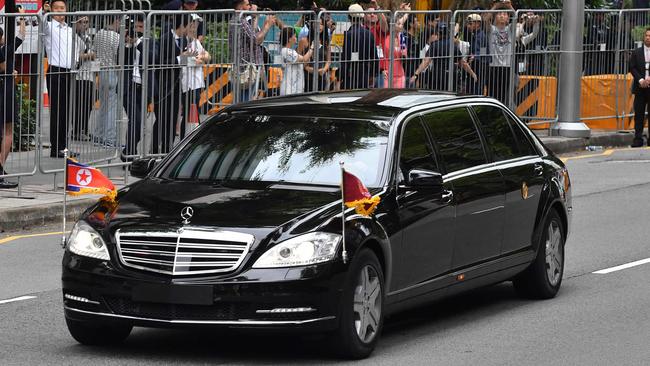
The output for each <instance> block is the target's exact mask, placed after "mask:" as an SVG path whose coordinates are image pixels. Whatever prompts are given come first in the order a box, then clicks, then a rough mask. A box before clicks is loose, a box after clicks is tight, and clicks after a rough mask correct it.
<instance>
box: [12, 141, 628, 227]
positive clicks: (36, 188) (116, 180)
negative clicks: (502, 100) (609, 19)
mask: <svg viewBox="0 0 650 366" xmlns="http://www.w3.org/2000/svg"><path fill="white" fill-rule="evenodd" d="M538 135H539V136H540V138H541V140H542V141H543V142H544V144H545V145H546V146H547V147H548V148H549V149H550V150H551V151H553V152H554V153H555V154H564V153H570V152H579V151H584V150H585V148H586V147H587V146H597V147H603V148H606V147H617V146H619V147H620V146H629V145H630V144H631V143H632V138H633V133H630V132H627V131H623V132H616V131H596V130H592V131H591V137H590V138H589V139H584V138H566V137H559V136H546V131H541V132H540V133H538ZM48 159H49V158H48ZM52 160H53V161H52V162H49V161H48V164H47V165H50V163H51V164H52V165H55V164H57V163H60V164H62V161H63V159H52ZM54 160H56V161H54ZM102 171H103V172H104V173H105V174H106V169H102ZM125 173H128V171H125V170H124V169H122V168H110V169H109V171H108V175H109V178H111V180H112V181H113V184H115V186H116V187H117V188H118V189H119V188H122V187H124V186H125V184H124V183H125ZM54 179H55V178H54V176H53V175H51V174H48V175H46V174H42V173H40V172H37V173H36V174H35V175H34V176H30V177H24V178H22V183H23V186H22V190H21V196H18V190H17V189H12V190H0V233H1V232H3V231H9V230H12V231H15V230H21V229H24V228H30V227H35V226H39V225H43V224H45V223H55V222H60V220H61V215H62V212H63V211H62V203H63V174H57V175H56V186H57V188H56V191H55V190H54ZM12 180H15V178H13V179H12ZM136 180H137V179H135V178H132V177H130V176H127V177H126V181H127V182H129V183H133V182H135V181H136ZM99 197H100V196H98V195H92V196H91V195H89V196H80V197H74V196H68V198H67V199H68V205H67V214H66V216H67V218H68V219H69V220H75V219H76V218H77V217H78V216H79V215H80V214H81V213H82V212H83V211H84V210H86V209H87V208H88V207H89V206H91V205H92V204H93V203H95V202H97V199H98V198H99Z"/></svg>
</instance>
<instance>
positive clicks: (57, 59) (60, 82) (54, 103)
mask: <svg viewBox="0 0 650 366" xmlns="http://www.w3.org/2000/svg"><path fill="white" fill-rule="evenodd" d="M45 9H46V10H47V8H45ZM50 9H51V11H52V13H63V12H66V11H67V7H66V2H65V1H63V0H54V1H52V3H51V5H50ZM51 19H52V20H51V21H49V22H47V23H46V24H45V26H44V27H43V28H44V31H45V38H44V44H45V51H46V53H47V60H48V65H49V66H48V67H49V68H48V72H47V90H48V94H49V96H50V144H51V149H50V157H53V158H62V157H63V149H65V148H66V146H67V136H68V124H69V121H68V93H69V92H70V88H71V86H72V84H71V83H72V74H71V69H72V67H73V65H75V64H76V63H77V61H78V53H77V54H73V51H72V49H73V47H74V45H73V42H74V41H73V39H74V38H73V37H74V30H73V29H72V28H71V27H70V26H68V24H66V22H65V16H63V15H54V16H52V18H51ZM70 155H71V156H76V155H77V154H76V153H71V154H70Z"/></svg>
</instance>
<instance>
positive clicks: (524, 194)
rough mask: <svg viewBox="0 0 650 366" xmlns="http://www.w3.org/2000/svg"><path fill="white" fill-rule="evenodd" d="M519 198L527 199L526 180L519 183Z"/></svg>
mask: <svg viewBox="0 0 650 366" xmlns="http://www.w3.org/2000/svg"><path fill="white" fill-rule="evenodd" d="M521 198H523V199H527V198H528V185H527V184H526V182H523V183H521Z"/></svg>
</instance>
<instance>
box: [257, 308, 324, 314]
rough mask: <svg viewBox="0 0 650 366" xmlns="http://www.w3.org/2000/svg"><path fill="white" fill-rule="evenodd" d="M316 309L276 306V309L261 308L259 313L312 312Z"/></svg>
mask: <svg viewBox="0 0 650 366" xmlns="http://www.w3.org/2000/svg"><path fill="white" fill-rule="evenodd" d="M312 311H316V309H314V308H275V309H260V310H257V311H256V313H257V314H280V313H311V312H312Z"/></svg>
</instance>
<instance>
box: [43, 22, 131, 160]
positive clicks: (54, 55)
mask: <svg viewBox="0 0 650 366" xmlns="http://www.w3.org/2000/svg"><path fill="white" fill-rule="evenodd" d="M138 17H139V18H143V17H144V13H142V12H133V11H131V12H116V11H110V12H105V11H104V12H74V13H48V14H45V15H44V16H43V17H42V22H41V27H40V30H41V31H40V35H41V37H39V55H40V57H39V59H40V60H41V61H42V63H41V67H39V70H42V71H43V74H44V75H45V79H46V83H45V85H46V87H47V93H48V95H49V100H50V106H49V113H42V115H41V117H42V118H40V122H41V126H40V127H41V132H42V133H41V139H40V142H41V144H42V146H43V147H46V146H47V144H46V141H48V140H49V146H50V148H49V151H48V150H47V149H46V150H43V153H42V154H39V155H38V165H39V169H40V171H41V172H43V173H56V172H61V171H62V170H63V161H62V160H60V158H61V157H62V150H63V149H65V148H67V149H68V150H69V151H70V156H72V157H74V158H76V159H77V160H79V161H80V162H83V163H87V164H92V165H95V166H116V165H122V164H124V163H123V162H121V161H120V156H121V154H122V150H123V146H124V145H125V141H126V130H127V127H126V126H127V123H128V119H127V115H126V113H125V109H126V107H125V104H126V103H125V100H127V99H128V98H125V94H124V78H125V74H128V73H130V71H131V69H132V65H130V64H127V63H126V62H125V52H126V49H125V46H126V40H127V38H132V33H133V32H134V30H133V23H134V20H135V19H136V18H138ZM45 56H46V57H47V58H45ZM46 130H47V131H49V133H48V134H45V133H43V132H45V131H46ZM48 136H49V139H48Z"/></svg>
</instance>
